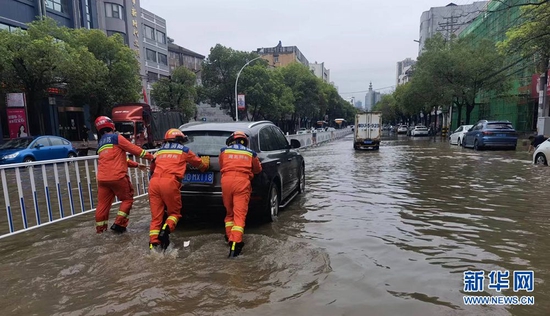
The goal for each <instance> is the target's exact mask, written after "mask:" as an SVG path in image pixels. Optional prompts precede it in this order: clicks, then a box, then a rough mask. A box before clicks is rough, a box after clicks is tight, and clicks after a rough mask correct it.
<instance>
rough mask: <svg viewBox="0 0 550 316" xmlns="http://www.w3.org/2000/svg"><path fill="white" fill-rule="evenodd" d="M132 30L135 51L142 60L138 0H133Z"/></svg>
mask: <svg viewBox="0 0 550 316" xmlns="http://www.w3.org/2000/svg"><path fill="white" fill-rule="evenodd" d="M131 14H132V28H133V34H134V51H135V52H136V54H137V57H138V58H140V52H139V25H138V10H137V9H136V0H132V11H131Z"/></svg>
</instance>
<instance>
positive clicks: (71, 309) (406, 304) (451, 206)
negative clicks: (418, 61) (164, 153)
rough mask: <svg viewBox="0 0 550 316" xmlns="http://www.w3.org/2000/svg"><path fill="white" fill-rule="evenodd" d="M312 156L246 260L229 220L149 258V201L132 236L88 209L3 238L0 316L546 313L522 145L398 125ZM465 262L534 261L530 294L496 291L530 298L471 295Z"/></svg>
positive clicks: (541, 247) (527, 264)
mask: <svg viewBox="0 0 550 316" xmlns="http://www.w3.org/2000/svg"><path fill="white" fill-rule="evenodd" d="M302 154H303V155H304V157H305V160H306V172H307V179H306V181H307V191H306V193H305V194H303V195H301V196H298V197H297V198H296V199H295V200H294V201H293V202H292V203H290V204H289V206H288V207H287V208H286V209H285V210H284V211H282V212H281V214H280V217H279V221H278V222H276V223H273V224H265V225H252V226H250V227H247V229H246V231H245V242H246V246H245V248H244V250H243V252H244V254H243V255H242V256H241V257H239V258H237V259H236V260H229V259H227V258H226V257H227V248H226V245H225V242H224V239H223V234H222V232H223V223H219V224H218V225H215V224H213V223H183V225H182V226H180V227H178V230H177V231H176V232H174V233H173V234H172V235H171V237H172V241H173V244H174V248H172V249H170V250H169V251H168V253H167V254H165V255H160V254H156V253H152V254H151V253H149V250H148V248H147V245H148V239H149V237H148V228H149V220H150V214H149V208H148V200H147V199H143V198H142V199H138V200H136V201H135V203H134V210H133V213H132V215H131V220H130V226H129V232H128V233H127V234H125V235H122V236H116V235H113V234H111V233H108V234H103V235H96V234H95V229H94V221H93V214H86V215H83V216H80V217H77V218H73V219H70V220H67V221H63V222H61V223H57V224H54V225H49V226H45V227H42V228H39V229H35V230H32V231H29V232H26V233H23V234H19V235H15V236H12V237H9V238H5V239H3V240H0V280H1V281H2V284H3V286H2V289H3V290H2V293H1V294H0V315H327V316H328V315H407V316H410V315H530V316H531V315H548V313H549V312H548V311H549V310H550V286H549V285H548V283H547V282H546V280H548V277H549V271H550V263H549V260H548V259H549V253H550V243H548V242H547V239H548V232H549V226H550V224H549V221H548V213H549V212H550V209H549V208H548V206H547V205H548V203H547V201H546V199H545V196H546V194H545V193H544V192H545V191H546V190H547V188H549V187H550V168H546V167H535V166H532V165H531V163H530V157H531V156H530V155H528V154H527V153H526V151H525V150H523V148H521V147H518V150H517V151H515V152H513V151H512V152H510V151H508V152H505V151H481V152H475V151H473V150H470V149H463V148H460V147H456V146H450V145H449V144H448V143H447V142H439V141H438V142H434V141H433V140H432V139H428V138H425V139H410V138H408V137H406V136H403V137H402V136H399V137H398V138H397V137H396V138H393V139H389V140H386V141H383V143H382V146H381V147H380V150H379V151H375V152H370V151H368V152H356V151H354V150H353V146H352V136H351V135H350V136H348V137H346V138H344V139H341V140H337V141H334V142H332V143H328V144H325V145H322V146H319V147H314V148H310V149H308V150H305V151H303V152H302ZM183 203H185V201H184V202H183ZM114 214H115V213H114V212H111V222H112V220H113V219H114ZM184 241H190V246H189V247H187V248H184V247H183V243H184ZM466 270H485V271H487V272H486V274H487V273H488V271H491V270H509V271H510V274H512V271H514V270H534V272H535V288H534V292H532V293H527V292H521V293H514V292H513V291H512V290H511V289H510V290H504V291H503V293H502V294H503V295H533V296H534V297H535V305H534V306H516V307H506V306H494V307H476V306H465V305H464V303H463V296H464V295H465V294H464V293H463V292H462V290H463V287H464V283H463V272H464V271H466ZM485 283H486V284H487V283H488V280H486V282H485ZM485 287H487V285H486V286H485ZM486 293H487V294H485V295H495V293H496V292H495V291H494V290H488V291H487V292H486Z"/></svg>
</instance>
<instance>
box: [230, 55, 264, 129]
mask: <svg viewBox="0 0 550 316" xmlns="http://www.w3.org/2000/svg"><path fill="white" fill-rule="evenodd" d="M260 58H262V56H259V57H256V58H254V59H252V60H250V61H248V62H247V63H246V64H244V66H243V67H242V68H241V70H239V72H238V73H237V79H235V122H238V121H239V104H238V100H237V93H238V92H237V85H238V84H239V77H240V75H241V72H242V71H243V69H244V68H245V67H246V66H248V65H249V64H250V63H251V62H253V61H255V60H256V59H260Z"/></svg>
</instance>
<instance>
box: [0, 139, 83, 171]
mask: <svg viewBox="0 0 550 316" xmlns="http://www.w3.org/2000/svg"><path fill="white" fill-rule="evenodd" d="M76 152H77V151H76V149H75V148H74V147H73V145H72V144H71V142H70V141H68V140H66V139H65V138H63V137H58V136H35V137H21V138H14V139H12V140H10V141H8V142H6V143H5V144H3V145H2V146H0V164H9V163H21V162H31V161H39V160H52V159H63V158H72V157H76V156H77V155H76Z"/></svg>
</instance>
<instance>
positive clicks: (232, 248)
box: [227, 241, 244, 258]
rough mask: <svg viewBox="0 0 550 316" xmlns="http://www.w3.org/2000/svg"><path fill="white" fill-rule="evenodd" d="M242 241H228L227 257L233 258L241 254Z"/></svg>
mask: <svg viewBox="0 0 550 316" xmlns="http://www.w3.org/2000/svg"><path fill="white" fill-rule="evenodd" d="M243 247H244V242H234V241H233V242H230V243H229V256H227V257H228V258H234V257H237V256H238V255H240V254H241V251H242V250H243Z"/></svg>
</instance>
